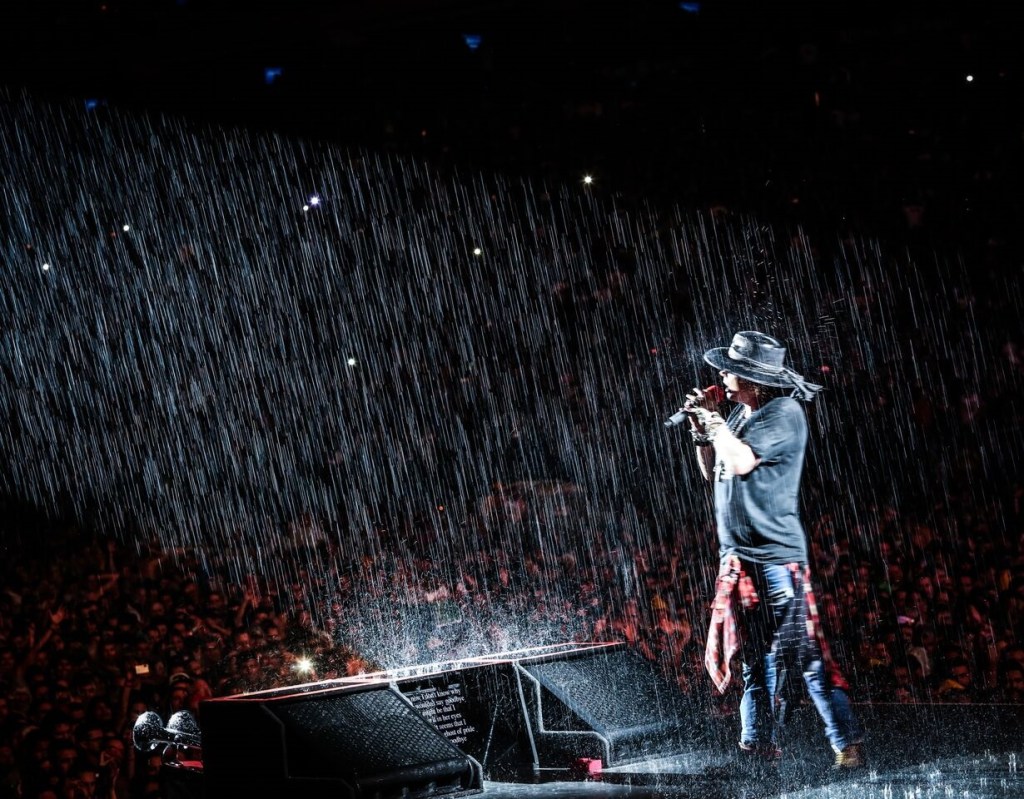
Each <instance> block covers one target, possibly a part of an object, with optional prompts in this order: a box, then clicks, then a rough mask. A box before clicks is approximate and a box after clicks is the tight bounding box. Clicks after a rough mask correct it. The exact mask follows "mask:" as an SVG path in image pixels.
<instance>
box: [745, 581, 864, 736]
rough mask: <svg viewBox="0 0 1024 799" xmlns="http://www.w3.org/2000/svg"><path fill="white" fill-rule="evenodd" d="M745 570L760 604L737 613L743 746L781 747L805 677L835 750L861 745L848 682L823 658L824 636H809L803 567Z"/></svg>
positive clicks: (805, 682)
mask: <svg viewBox="0 0 1024 799" xmlns="http://www.w3.org/2000/svg"><path fill="white" fill-rule="evenodd" d="M743 570H744V571H745V572H746V574H747V575H748V576H749V577H750V579H751V580H752V581H753V585H754V589H755V590H756V591H757V596H758V600H759V601H758V602H757V603H756V605H754V606H753V607H751V608H739V607H738V608H737V623H738V624H739V627H740V630H741V636H742V649H741V653H742V659H743V699H742V700H741V701H740V720H741V724H742V732H741V737H740V740H741V741H742V742H743V743H744V744H746V745H751V746H755V747H767V746H774V745H776V744H777V740H776V727H777V722H779V721H781V720H780V719H779V711H780V707H781V706H782V703H783V701H784V697H785V696H786V695H788V694H792V693H793V690H794V688H795V687H796V686H795V685H794V684H793V683H792V682H791V681H792V680H793V679H795V677H796V675H797V674H798V673H799V674H801V675H802V677H803V681H804V685H806V686H807V693H808V694H809V695H810V698H811V701H812V702H813V703H814V707H815V708H816V709H817V711H818V715H819V716H820V717H821V720H822V722H823V723H824V725H825V736H826V737H827V738H828V740H829V743H830V744H832V747H833V748H834V749H835V750H836V751H840V750H842V749H845V748H846V747H847V746H849V745H850V744H853V743H859V742H860V741H861V738H862V735H863V732H862V730H861V727H860V724H859V722H858V721H857V718H856V716H854V714H853V710H852V708H851V707H850V700H849V697H848V696H847V695H846V691H845V690H844V689H843V687H842V686H843V685H844V683H843V681H842V678H841V677H840V676H839V675H838V672H837V671H835V669H834V667H830V666H831V664H830V663H828V662H826V658H825V657H824V656H823V655H822V646H821V642H820V639H819V637H818V635H820V632H819V633H818V635H814V636H812V635H810V634H809V633H808V623H807V622H808V614H809V613H810V608H809V607H808V605H809V601H808V596H807V594H806V593H805V591H804V580H805V575H806V571H805V569H804V567H803V565H802V564H800V565H796V564H788V565H782V564H766V563H749V562H744V563H743ZM784 682H785V683H786V684H785V685H783V683H784Z"/></svg>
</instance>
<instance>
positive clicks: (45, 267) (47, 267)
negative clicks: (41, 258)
mask: <svg viewBox="0 0 1024 799" xmlns="http://www.w3.org/2000/svg"><path fill="white" fill-rule="evenodd" d="M43 271H44V272H49V271H50V265H49V264H43Z"/></svg>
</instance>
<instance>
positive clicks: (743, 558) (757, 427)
mask: <svg viewBox="0 0 1024 799" xmlns="http://www.w3.org/2000/svg"><path fill="white" fill-rule="evenodd" d="M785 355H786V350H785V348H784V347H783V346H782V343H781V342H780V341H778V340H777V339H774V338H772V337H771V336H766V335H764V334H763V333H757V332H753V331H746V332H742V333H737V334H736V335H735V337H734V338H733V340H732V343H731V344H730V345H729V346H728V347H719V348H716V349H712V350H709V351H708V352H706V353H705V354H704V360H706V361H707V362H708V363H709V364H711V365H712V366H714V367H715V368H716V369H718V370H719V374H720V375H721V377H722V384H723V385H724V387H725V396H726V398H727V399H728V400H730V401H731V402H734V403H736V405H735V407H734V408H733V410H732V412H731V413H730V414H729V418H728V419H723V418H722V417H721V416H720V415H719V413H718V411H717V403H716V402H714V396H711V397H709V396H707V394H712V395H713V394H714V392H704V391H701V390H700V389H694V391H693V392H692V393H691V394H689V395H687V402H686V405H684V407H683V408H682V409H681V411H684V412H685V413H686V414H687V415H688V418H689V420H690V432H691V435H692V436H693V441H694V444H695V445H696V454H697V462H698V464H699V466H700V470H701V473H702V474H703V475H704V477H705V479H707V480H708V481H709V482H711V483H712V485H713V486H714V494H715V516H716V521H717V524H718V541H719V556H720V559H721V564H720V569H719V574H718V581H717V584H716V591H715V602H714V606H713V610H712V618H711V628H710V630H709V632H708V642H707V650H706V652H705V664H706V666H707V668H708V671H709V672H710V674H711V677H712V680H713V681H714V683H715V685H716V687H717V688H718V690H719V691H722V692H724V691H725V690H726V688H727V687H728V685H729V680H730V671H729V662H730V660H731V659H732V656H733V655H734V654H735V653H736V652H737V651H740V653H741V657H742V661H743V699H742V700H741V702H740V720H741V725H742V730H741V733H740V750H741V751H742V752H743V753H744V754H745V755H746V756H748V757H750V758H751V759H753V760H755V761H759V760H761V759H764V760H766V761H768V762H773V761H774V760H776V759H777V758H778V757H779V756H780V755H781V750H780V749H779V746H778V739H777V734H776V727H777V723H781V721H782V716H783V713H784V707H785V702H784V701H783V697H784V696H786V695H788V694H790V693H791V692H792V688H793V687H794V683H793V682H792V681H793V680H795V679H796V676H797V675H798V674H799V675H802V676H803V681H804V683H805V684H806V686H807V691H808V693H809V694H810V697H811V700H812V701H813V702H814V706H815V708H816V709H817V711H818V714H819V715H820V716H821V719H822V721H823V722H824V725H825V735H826V736H827V737H828V740H829V742H830V743H831V744H832V748H833V750H834V751H835V753H836V755H835V765H836V767H837V768H841V769H848V768H857V767H860V766H862V765H864V754H863V750H862V746H861V729H860V725H859V723H858V722H857V719H856V718H855V717H854V715H853V712H852V710H851V708H850V703H849V699H848V698H847V695H846V692H845V691H844V690H843V689H844V687H845V682H844V681H843V679H842V677H841V675H840V674H839V672H838V670H837V669H836V668H835V666H834V664H833V663H832V661H831V658H830V657H829V652H828V646H827V644H826V642H825V640H824V638H823V636H822V634H821V630H820V627H819V624H818V614H817V608H816V607H815V604H814V594H813V593H812V591H811V581H810V569H809V567H808V562H807V549H808V547H807V538H806V534H805V533H804V529H803V526H802V524H801V523H800V516H799V511H798V507H797V505H798V494H799V488H800V474H801V471H802V469H803V464H804V451H805V449H806V446H807V419H806V417H805V416H804V412H803V409H802V408H801V406H800V403H799V402H798V401H797V400H798V399H799V400H803V401H805V402H810V401H811V400H813V399H814V396H815V394H817V392H818V391H820V390H821V386H818V385H815V384H813V383H809V382H807V381H806V380H804V378H803V377H802V376H801V375H799V374H797V373H796V372H794V371H793V370H792V369H789V368H787V367H786V366H785V365H784V361H785ZM787 680H788V681H790V682H789V684H788V685H787V684H786V683H787Z"/></svg>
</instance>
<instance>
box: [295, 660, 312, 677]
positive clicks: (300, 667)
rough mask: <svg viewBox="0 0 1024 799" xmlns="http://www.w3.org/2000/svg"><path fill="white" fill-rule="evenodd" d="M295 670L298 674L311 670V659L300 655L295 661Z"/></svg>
mask: <svg viewBox="0 0 1024 799" xmlns="http://www.w3.org/2000/svg"><path fill="white" fill-rule="evenodd" d="M295 670H296V671H297V672H298V673H299V674H308V673H309V672H311V671H312V670H313V661H311V660H310V659H309V658H307V657H301V658H299V659H298V660H296V661H295Z"/></svg>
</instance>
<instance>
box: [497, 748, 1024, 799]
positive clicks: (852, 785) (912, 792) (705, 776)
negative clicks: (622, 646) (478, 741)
mask: <svg viewBox="0 0 1024 799" xmlns="http://www.w3.org/2000/svg"><path fill="white" fill-rule="evenodd" d="M1021 764H1024V742H1022V744H1021V747H1020V749H1019V750H1018V751H1009V752H983V753H981V754H971V755H961V756H957V757H950V758H944V759H939V760H932V761H928V762H923V763H918V764H915V765H909V766H904V767H899V768H889V769H875V768H872V767H871V766H868V767H866V768H863V769H859V770H857V771H855V772H853V773H843V774H838V773H835V772H833V771H831V770H830V769H829V768H828V767H827V766H826V767H825V768H820V766H817V765H816V766H815V767H814V768H813V769H809V768H808V767H807V763H806V762H801V763H789V764H787V763H786V762H785V761H784V762H783V764H782V766H781V767H780V769H779V772H778V774H777V775H765V774H748V775H741V774H735V773H732V772H733V771H734V769H730V767H729V765H730V764H729V763H727V762H726V761H724V760H723V761H721V762H719V763H714V764H708V763H707V762H706V761H703V758H702V762H701V763H700V768H699V769H697V768H696V766H697V764H696V763H695V762H694V761H693V759H692V758H689V757H688V756H681V757H675V758H663V759H662V760H659V761H651V762H648V763H644V764H641V765H640V766H639V767H637V766H634V767H622V768H619V769H611V770H606V771H605V772H604V773H603V774H602V775H601V776H600V777H599V778H598V779H595V780H587V781H569V780H562V779H559V777H558V776H556V775H552V781H546V782H540V783H537V784H532V785H527V784H522V783H503V782H485V784H484V793H483V796H484V797H487V798H488V799H620V798H621V799H647V798H648V797H650V798H651V799H655V798H656V797H665V799H673V798H675V797H678V799H687V798H688V797H694V799H697V798H698V797H699V798H700V799H719V797H721V798H722V799H731V798H732V797H735V799H755V797H757V798H759V799H997V798H998V799H1024V773H1022V770H1021Z"/></svg>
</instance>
